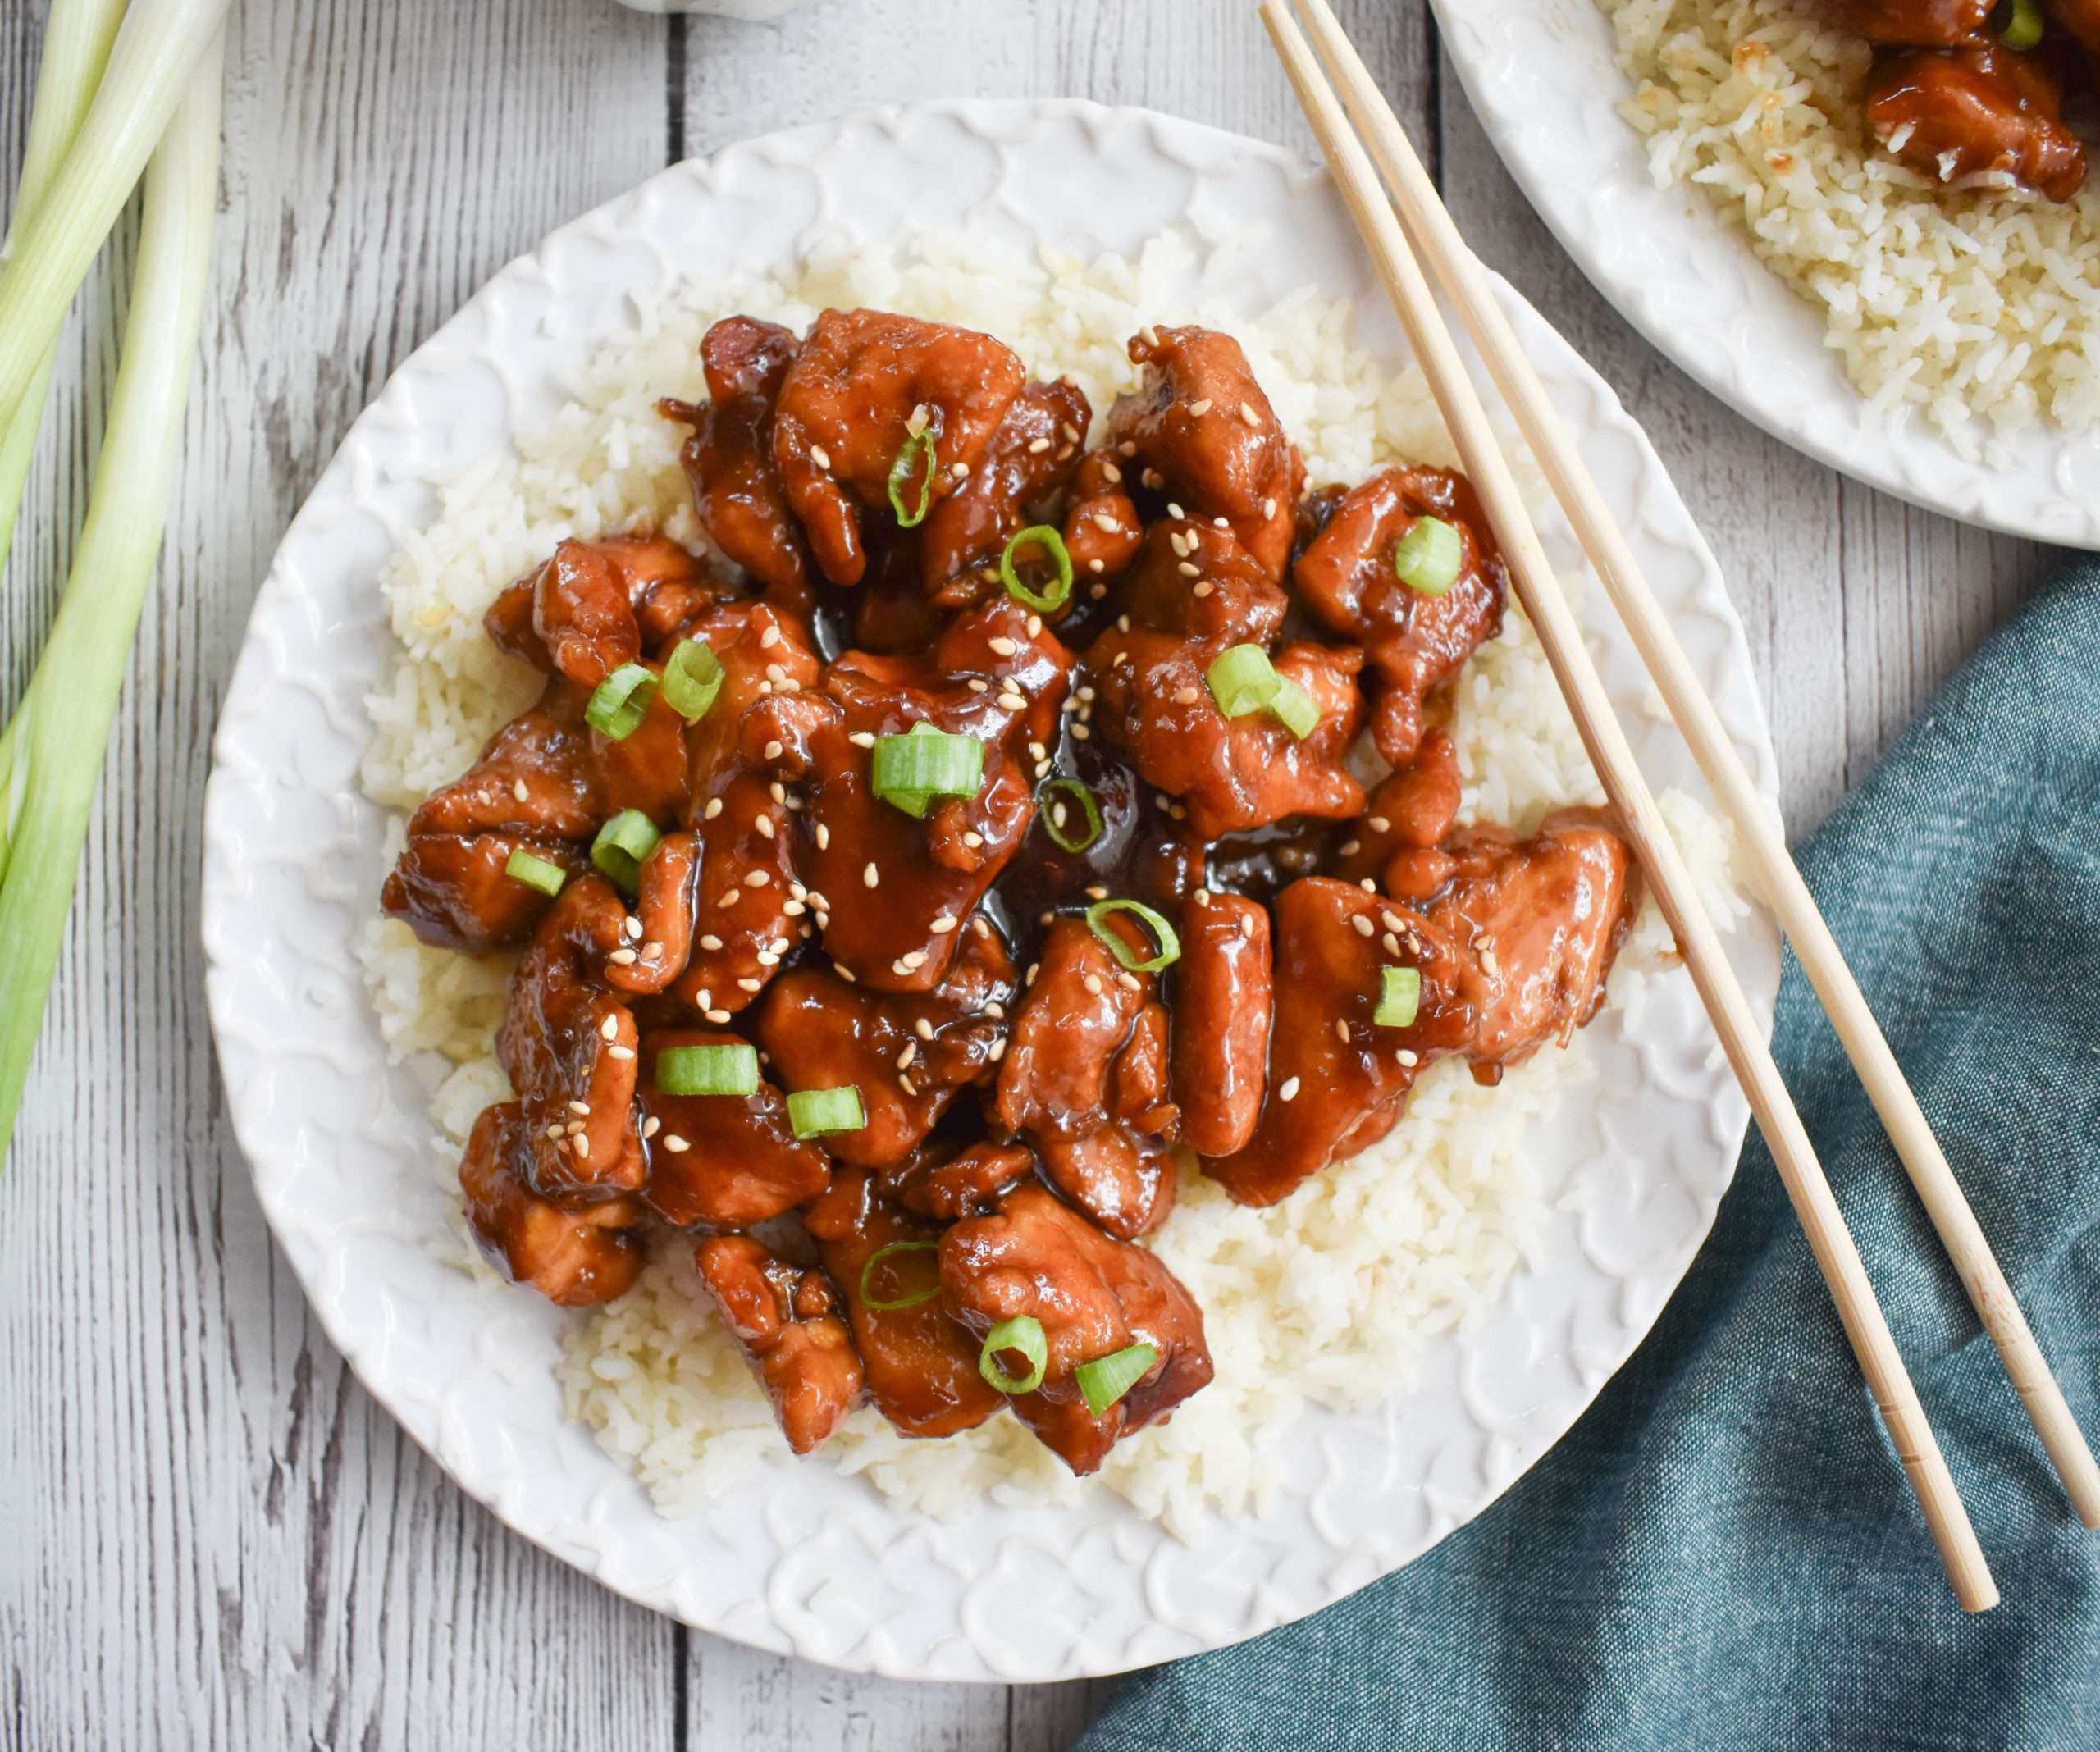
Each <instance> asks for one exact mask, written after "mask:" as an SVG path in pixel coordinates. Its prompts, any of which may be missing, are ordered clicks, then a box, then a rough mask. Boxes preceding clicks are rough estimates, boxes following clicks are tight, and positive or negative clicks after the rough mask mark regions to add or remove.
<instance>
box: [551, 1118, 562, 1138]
mask: <svg viewBox="0 0 2100 1752" xmlns="http://www.w3.org/2000/svg"><path fill="white" fill-rule="evenodd" d="M561 1134H562V1131H561V1121H560V1120H555V1123H554V1124H553V1125H550V1126H549V1127H548V1128H547V1135H548V1136H549V1137H550V1138H559V1137H560V1136H561Z"/></svg>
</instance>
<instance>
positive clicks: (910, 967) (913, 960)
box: [897, 949, 927, 973]
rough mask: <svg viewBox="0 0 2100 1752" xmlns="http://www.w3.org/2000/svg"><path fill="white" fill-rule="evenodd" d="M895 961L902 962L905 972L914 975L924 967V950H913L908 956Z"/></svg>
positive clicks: (902, 956) (899, 957)
mask: <svg viewBox="0 0 2100 1752" xmlns="http://www.w3.org/2000/svg"><path fill="white" fill-rule="evenodd" d="M897 960H900V961H902V962H903V964H904V965H905V968H906V971H907V972H911V973H916V972H917V971H918V970H920V968H922V967H924V965H926V960H927V956H926V951H924V949H914V950H913V951H911V954H909V955H901V956H898V957H897Z"/></svg>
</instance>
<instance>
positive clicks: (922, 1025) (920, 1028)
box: [911, 1016, 934, 1040]
mask: <svg viewBox="0 0 2100 1752" xmlns="http://www.w3.org/2000/svg"><path fill="white" fill-rule="evenodd" d="M911 1029H912V1032H913V1033H915V1034H916V1035H918V1037H919V1038H920V1039H921V1040H931V1039H932V1038H934V1024H932V1023H931V1022H929V1021H928V1020H926V1019H925V1017H924V1016H921V1017H920V1019H919V1020H917V1021H916V1022H915V1023H913V1024H911Z"/></svg>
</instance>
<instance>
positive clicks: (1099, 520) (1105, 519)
mask: <svg viewBox="0 0 2100 1752" xmlns="http://www.w3.org/2000/svg"><path fill="white" fill-rule="evenodd" d="M1093 527H1095V528H1096V529H1098V530H1099V531H1100V532H1102V534H1103V535H1104V536H1112V535H1114V534H1115V533H1116V531H1117V530H1119V529H1121V527H1123V526H1122V525H1121V524H1120V523H1118V522H1116V519H1115V518H1112V517H1111V516H1110V515H1109V514H1108V513H1107V512H1106V511H1097V512H1095V513H1093ZM519 801H523V799H522V798H521V799H520V800H519Z"/></svg>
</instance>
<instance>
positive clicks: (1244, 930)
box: [1239, 913, 1254, 939]
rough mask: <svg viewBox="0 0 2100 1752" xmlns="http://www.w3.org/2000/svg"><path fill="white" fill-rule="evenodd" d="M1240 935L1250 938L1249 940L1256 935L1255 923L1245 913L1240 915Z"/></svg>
mask: <svg viewBox="0 0 2100 1752" xmlns="http://www.w3.org/2000/svg"><path fill="white" fill-rule="evenodd" d="M1239 934H1240V935H1241V936H1242V937H1244V938H1249V939H1251V938H1253V935H1254V921H1253V919H1252V918H1251V917H1250V916H1249V915H1246V914H1244V913H1243V914H1242V915H1240V919H1239Z"/></svg>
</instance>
